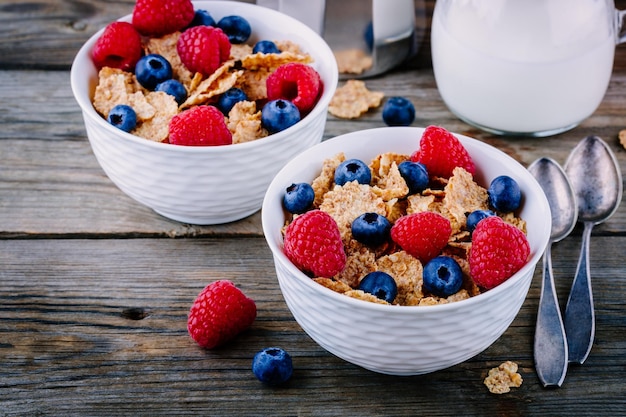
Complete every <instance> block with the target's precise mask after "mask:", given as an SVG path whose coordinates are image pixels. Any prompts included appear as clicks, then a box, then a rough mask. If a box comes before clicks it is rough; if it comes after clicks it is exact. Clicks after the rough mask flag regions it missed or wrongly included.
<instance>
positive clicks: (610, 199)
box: [565, 136, 622, 364]
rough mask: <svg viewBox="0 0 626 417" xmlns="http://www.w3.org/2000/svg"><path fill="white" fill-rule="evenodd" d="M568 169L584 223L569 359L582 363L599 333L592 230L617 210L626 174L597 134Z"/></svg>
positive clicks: (569, 309)
mask: <svg viewBox="0 0 626 417" xmlns="http://www.w3.org/2000/svg"><path fill="white" fill-rule="evenodd" d="M565 172H567V175H568V176H569V179H570V182H571V183H572V186H573V187H574V192H575V194H576V199H577V203H578V220H579V221H582V222H583V224H584V229H583V235H582V244H581V249H580V257H579V259H578V266H577V268H576V276H575V278H574V281H573V283H572V288H571V290H570V294H569V298H568V300H567V306H566V307H565V333H566V334H567V343H568V347H569V361H570V362H572V363H579V364H582V363H583V362H585V360H586V359H587V356H589V352H590V351H591V346H592V345H593V339H594V334H595V315H594V308H593V294H592V290H591V279H590V274H589V239H590V237H591V229H592V228H593V226H594V225H596V224H599V223H602V222H604V221H605V220H607V219H608V218H609V217H611V215H613V213H615V211H616V210H617V207H618V206H619V203H620V202H621V201H622V174H621V172H620V168H619V164H618V162H617V159H616V158H615V155H614V154H613V152H612V151H611V149H610V148H609V146H608V145H607V144H606V143H605V142H604V141H603V140H602V139H600V138H599V137H597V136H588V137H586V138H585V139H583V140H582V141H581V142H580V143H579V144H578V145H577V146H576V147H575V148H574V149H573V150H572V152H571V153H570V155H569V157H568V159H567V162H566V163H565Z"/></svg>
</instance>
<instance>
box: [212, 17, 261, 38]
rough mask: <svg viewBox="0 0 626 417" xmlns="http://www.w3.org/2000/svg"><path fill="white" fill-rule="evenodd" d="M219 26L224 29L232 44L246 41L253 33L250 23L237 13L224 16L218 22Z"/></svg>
mask: <svg viewBox="0 0 626 417" xmlns="http://www.w3.org/2000/svg"><path fill="white" fill-rule="evenodd" d="M217 27H218V28H220V29H222V30H223V31H224V33H225V34H226V36H228V40H229V41H230V43H232V44H236V43H245V42H246V41H247V40H248V38H249V37H250V34H251V33H252V28H251V27H250V23H248V21H247V20H246V19H244V18H243V17H241V16H236V15H232V16H224V17H223V18H221V19H220V20H219V22H217Z"/></svg>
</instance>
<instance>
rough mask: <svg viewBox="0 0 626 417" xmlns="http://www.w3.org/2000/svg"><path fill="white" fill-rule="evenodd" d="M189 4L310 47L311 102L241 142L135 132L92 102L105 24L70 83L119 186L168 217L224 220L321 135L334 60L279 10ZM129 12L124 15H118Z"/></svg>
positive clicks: (245, 209) (245, 210)
mask: <svg viewBox="0 0 626 417" xmlns="http://www.w3.org/2000/svg"><path fill="white" fill-rule="evenodd" d="M194 6H195V8H196V9H205V10H208V11H209V12H210V13H211V15H212V16H213V18H215V19H216V20H218V19H220V18H221V17H223V16H226V15H232V14H235V15H240V16H243V17H245V18H246V19H247V20H248V21H249V22H250V25H251V26H252V32H253V33H252V37H251V38H250V40H249V43H254V42H256V41H258V40H261V39H271V40H283V39H285V40H291V41H294V42H296V43H297V44H299V45H300V46H301V48H302V49H303V50H304V51H305V52H308V53H309V54H311V56H312V57H313V58H314V60H315V62H314V63H313V64H312V66H313V67H314V68H315V69H316V70H317V71H318V72H319V73H320V76H321V79H322V81H323V83H324V90H323V93H322V95H321V97H320V99H319V102H318V103H317V105H316V106H315V108H314V109H313V110H312V111H311V112H310V113H309V114H308V115H307V116H306V117H304V118H303V119H302V120H301V121H300V122H299V123H297V124H296V125H294V126H292V127H290V128H288V129H286V130H284V131H282V132H279V133H276V134H274V135H271V136H269V137H267V138H263V139H260V140H256V141H253V142H248V143H242V144H234V145H227V146H207V147H195V146H194V147H186V146H177V145H171V144H163V143H155V142H152V141H149V140H146V139H143V138H140V137H136V136H134V135H131V134H129V133H126V132H123V131H122V130H119V129H116V128H114V127H113V126H111V125H110V124H108V123H107V122H106V120H104V119H103V118H102V116H100V115H99V114H98V113H97V112H96V111H95V109H94V107H93V105H92V104H91V99H92V97H93V94H94V90H95V87H96V85H97V80H98V73H97V70H96V68H95V66H94V65H93V62H92V60H91V58H90V55H91V50H92V48H93V45H94V43H95V41H96V39H97V38H98V37H99V36H100V35H101V34H102V31H103V30H101V31H99V32H98V33H96V34H95V35H94V36H93V37H91V38H90V39H89V40H88V41H87V42H86V43H85V45H83V47H82V48H81V49H80V51H79V52H78V54H77V55H76V58H75V60H74V63H73V65H72V71H71V85H72V91H73V93H74V97H75V98H76V100H77V101H78V104H79V105H80V108H81V110H82V113H83V117H84V120H85V127H86V130H87V136H88V138H89V142H90V144H91V147H92V149H93V152H94V154H95V156H96V158H97V159H98V162H99V163H100V165H101V166H102V169H103V170H104V172H105V173H106V174H107V176H108V177H109V178H110V179H111V181H113V183H115V185H117V187H118V188H119V189H120V190H122V191H123V192H124V193H126V194H128V195H129V196H130V197H132V198H133V199H135V200H136V201H138V202H140V203H142V204H144V205H146V206H148V207H150V208H152V209H153V210H154V211H156V212H157V213H160V214H161V215H163V216H165V217H168V218H170V219H173V220H177V221H180V222H184V223H192V224H218V223H226V222H230V221H235V220H239V219H242V218H244V217H246V216H248V215H250V214H252V213H254V212H256V211H258V210H259V209H260V208H261V203H262V201H263V196H264V194H265V191H266V190H267V187H268V185H269V184H270V182H271V180H272V178H273V177H274V175H275V174H276V173H277V172H278V171H279V170H280V168H282V167H283V166H284V165H285V163H287V161H289V160H290V159H292V158H293V157H294V156H296V155H297V154H299V153H300V152H302V151H303V150H305V149H307V148H309V147H311V146H313V145H315V144H317V143H319V142H320V141H321V140H322V136H323V133H324V128H325V125H326V115H327V109H328V103H329V102H330V99H331V98H332V95H333V94H334V92H335V90H336V87H337V79H338V71H337V63H336V61H335V58H334V55H333V53H332V51H331V49H330V48H329V47H328V45H327V44H326V43H325V42H324V40H323V39H322V38H321V37H320V36H318V35H317V34H316V33H315V32H314V31H313V30H311V29H309V27H307V26H306V25H304V24H302V23H300V22H298V21H297V20H295V19H293V18H291V17H289V16H287V15H284V14H282V13H279V12H277V11H274V10H271V9H267V8H264V7H260V6H256V5H253V4H247V3H239V2H231V1H197V2H194ZM130 19H131V16H130V15H128V16H125V17H124V18H122V19H120V20H124V21H130Z"/></svg>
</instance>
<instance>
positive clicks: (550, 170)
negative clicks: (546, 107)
mask: <svg viewBox="0 0 626 417" xmlns="http://www.w3.org/2000/svg"><path fill="white" fill-rule="evenodd" d="M528 171H530V173H531V174H532V175H533V176H534V177H535V179H536V180H537V182H538V183H539V185H540V186H541V188H542V189H543V192H544V194H545V195H546V197H547V199H548V204H549V205H550V212H551V215H552V228H551V231H550V242H549V243H548V246H547V247H546V250H545V252H544V254H543V281H542V284H541V297H540V298H539V309H538V311H537V324H536V327H535V345H534V353H535V370H536V371H537V376H538V377H539V379H540V380H541V383H542V384H543V386H544V387H555V386H556V387H560V386H561V384H562V383H563V380H564V379H565V374H566V373H567V362H568V354H567V339H566V337H565V330H564V328H563V320H562V319H561V311H560V309H559V301H558V298H557V295H556V290H555V288H554V276H553V274H552V258H551V246H552V243H554V242H558V241H560V240H562V239H564V238H565V237H566V236H567V235H569V234H570V233H571V232H572V230H573V229H574V226H576V218H577V217H578V209H577V207H576V196H575V195H574V190H573V189H572V186H571V184H570V182H569V180H568V179H567V175H565V171H563V168H561V166H560V165H559V164H558V163H557V162H556V161H554V160H553V159H551V158H539V159H537V160H536V161H535V162H533V163H532V164H530V166H529V167H528Z"/></svg>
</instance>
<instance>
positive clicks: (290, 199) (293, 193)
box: [283, 182, 315, 214]
mask: <svg viewBox="0 0 626 417" xmlns="http://www.w3.org/2000/svg"><path fill="white" fill-rule="evenodd" d="M314 200H315V191H313V187H311V185H310V184H308V183H306V182H301V183H297V184H291V185H290V186H289V187H287V189H286V190H285V194H284V195H283V206H284V207H285V210H287V211H288V212H289V213H293V214H301V213H304V212H305V211H307V210H308V209H309V207H311V205H312V204H313V201H314Z"/></svg>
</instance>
